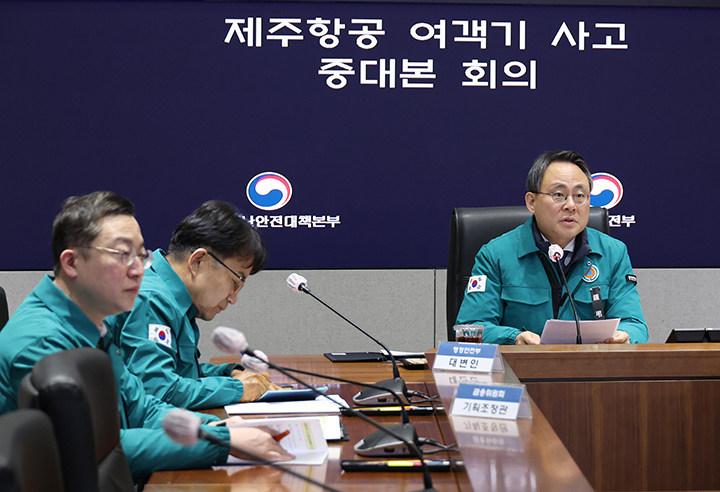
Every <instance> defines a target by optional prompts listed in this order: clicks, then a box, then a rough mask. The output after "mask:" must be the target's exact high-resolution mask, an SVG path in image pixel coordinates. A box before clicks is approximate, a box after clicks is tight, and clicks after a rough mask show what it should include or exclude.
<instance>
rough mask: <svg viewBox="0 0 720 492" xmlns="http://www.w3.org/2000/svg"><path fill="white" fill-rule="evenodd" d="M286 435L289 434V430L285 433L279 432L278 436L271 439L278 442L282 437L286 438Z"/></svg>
mask: <svg viewBox="0 0 720 492" xmlns="http://www.w3.org/2000/svg"><path fill="white" fill-rule="evenodd" d="M288 434H290V431H289V430H285V431H283V432H281V433H280V434H277V435H274V436H273V439H275V440H276V441H278V442H280V439H282V438H283V437H285V436H287V435H288Z"/></svg>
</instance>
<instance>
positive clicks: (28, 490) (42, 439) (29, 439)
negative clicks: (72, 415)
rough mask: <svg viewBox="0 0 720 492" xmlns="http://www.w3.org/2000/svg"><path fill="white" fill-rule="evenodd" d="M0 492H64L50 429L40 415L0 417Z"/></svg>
mask: <svg viewBox="0 0 720 492" xmlns="http://www.w3.org/2000/svg"><path fill="white" fill-rule="evenodd" d="M0 490H2V491H13V492H63V491H64V490H65V489H64V488H63V480H62V473H61V471H60V453H59V452H58V447H57V443H56V442H55V435H54V434H53V425H52V422H50V418H49V417H48V416H47V415H45V414H44V413H43V412H40V411H38V410H31V409H25V410H16V411H14V412H10V413H6V414H5V415H2V416H0Z"/></svg>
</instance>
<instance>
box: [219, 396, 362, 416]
mask: <svg viewBox="0 0 720 492" xmlns="http://www.w3.org/2000/svg"><path fill="white" fill-rule="evenodd" d="M328 397H329V398H330V400H329V399H328ZM341 406H343V407H348V404H347V402H346V401H345V400H344V399H343V398H342V397H340V396H339V395H328V396H327V397H326V396H318V397H317V398H316V399H314V400H306V401H275V402H250V403H236V404H234V405H226V406H225V411H226V412H227V414H228V415H278V414H293V413H303V414H321V413H338V414H339V413H340V407H341Z"/></svg>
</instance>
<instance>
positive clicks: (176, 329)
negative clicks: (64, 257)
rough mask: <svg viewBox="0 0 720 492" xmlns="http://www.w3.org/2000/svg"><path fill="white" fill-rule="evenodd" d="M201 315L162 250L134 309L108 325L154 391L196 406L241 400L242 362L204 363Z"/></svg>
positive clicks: (149, 389) (128, 360) (134, 370)
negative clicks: (237, 376)
mask: <svg viewBox="0 0 720 492" xmlns="http://www.w3.org/2000/svg"><path fill="white" fill-rule="evenodd" d="M196 314H197V309H196V308H195V306H193V304H192V298H191V297H190V293H189V292H188V290H187V288H186V287H185V284H184V283H183V281H182V280H181V279H180V277H179V276H178V274H177V273H175V271H174V270H173V269H172V267H171V266H170V263H168V261H167V260H166V259H165V252H164V251H162V250H159V249H158V250H156V251H155V252H154V253H153V264H152V266H151V267H150V268H149V269H148V270H147V271H146V272H145V276H144V277H143V281H142V285H141V287H140V293H139V294H138V297H137V299H136V300H135V306H134V307H133V310H132V311H131V312H129V313H122V314H119V315H117V316H111V317H109V318H108V319H107V320H105V324H106V325H107V326H108V329H109V330H110V331H111V332H113V335H114V338H115V343H117V344H118V345H119V346H121V347H122V349H123V353H124V357H125V364H127V366H128V369H129V370H130V372H132V373H133V374H135V375H136V376H138V377H139V378H140V379H141V380H142V382H143V385H144V386H145V389H146V390H147V392H148V393H151V394H153V395H155V396H157V397H158V398H160V399H161V400H164V401H166V402H169V403H172V404H173V405H176V406H178V407H183V408H192V409H196V410H200V409H205V408H216V407H222V406H224V405H229V404H232V403H238V402H239V401H240V398H242V395H243V384H242V382H241V381H239V380H237V379H233V378H232V377H230V374H231V372H232V370H233V369H235V368H236V367H237V368H240V366H237V365H235V364H222V365H215V364H209V363H200V362H199V361H198V358H199V356H200V353H199V351H198V342H199V339H200V331H199V329H198V326H197V323H196V322H195V315H196Z"/></svg>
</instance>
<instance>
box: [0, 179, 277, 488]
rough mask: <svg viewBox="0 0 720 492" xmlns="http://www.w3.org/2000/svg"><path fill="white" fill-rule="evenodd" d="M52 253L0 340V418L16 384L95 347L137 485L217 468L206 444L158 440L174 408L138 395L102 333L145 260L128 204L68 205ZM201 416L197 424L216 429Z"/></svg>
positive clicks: (12, 404) (271, 449)
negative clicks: (107, 370)
mask: <svg viewBox="0 0 720 492" xmlns="http://www.w3.org/2000/svg"><path fill="white" fill-rule="evenodd" d="M52 245H53V257H54V261H55V266H54V270H55V276H54V278H53V277H52V276H46V277H45V278H43V280H42V281H41V282H40V283H39V284H38V286H37V287H36V288H35V289H34V290H33V292H32V293H31V294H30V295H29V296H28V297H27V298H26V299H25V300H24V301H23V303H22V304H21V305H20V307H18V309H17V310H16V311H15V313H13V316H12V317H11V318H10V321H8V323H7V325H6V326H5V327H4V328H3V330H2V331H0V413H5V412H9V411H12V410H14V409H16V408H17V389H18V387H19V384H20V381H21V379H22V378H23V377H24V376H25V375H26V374H27V373H28V372H30V371H31V370H32V367H33V365H34V364H35V362H37V361H38V360H39V359H41V358H42V357H44V356H45V355H48V354H51V353H54V352H58V351H60V350H66V349H71V348H78V347H101V348H103V349H104V350H106V351H107V353H108V354H109V355H110V357H111V360H112V362H113V369H114V372H115V377H116V382H117V388H118V401H119V410H120V419H121V424H122V431H121V444H122V447H123V450H124V452H125V455H126V456H127V458H128V462H129V464H130V470H131V471H132V474H133V478H134V479H135V480H136V481H137V480H140V479H142V478H143V477H145V476H147V475H149V474H150V473H152V472H153V471H155V470H163V469H165V470H167V469H180V468H204V467H208V466H211V465H213V464H222V463H225V462H226V460H227V457H228V450H227V448H224V447H221V446H217V445H213V444H210V443H208V442H199V443H198V444H196V445H194V446H188V447H183V446H180V445H178V444H176V443H174V442H172V441H171V440H170V439H169V438H168V437H167V436H166V435H165V433H164V431H163V429H162V419H163V417H164V416H165V414H166V412H167V411H168V410H170V409H173V408H175V407H174V406H172V405H169V404H167V403H164V402H162V401H161V400H159V399H157V398H156V397H154V396H152V395H149V394H147V393H146V392H145V389H144V388H143V386H142V383H141V382H140V381H139V380H138V379H137V378H136V377H135V376H134V375H132V374H131V373H129V372H128V371H127V368H126V367H125V365H124V364H123V363H122V360H121V357H122V354H121V351H120V349H119V348H118V347H116V346H114V345H113V344H112V337H111V336H110V335H109V334H107V329H106V327H105V325H104V324H103V319H104V318H105V317H106V316H108V315H111V314H116V313H119V312H121V311H126V310H129V309H131V308H132V306H133V303H134V301H135V298H136V296H137V293H138V291H139V289H140V283H141V279H142V277H143V274H144V266H145V265H147V264H149V263H150V262H151V260H152V255H151V254H148V252H147V251H146V250H145V247H144V243H143V238H142V235H141V233H140V227H139V226H138V224H137V221H136V220H135V218H134V217H133V206H132V204H131V203H130V202H129V201H127V200H126V199H124V198H122V197H119V196H118V195H115V194H114V193H110V192H97V193H92V194H90V195H86V196H83V197H71V198H69V199H68V200H66V201H65V203H64V206H63V210H62V211H61V212H60V214H59V215H58V216H57V217H56V219H55V223H54V225H53V239H52ZM101 338H102V340H101ZM201 416H202V418H203V420H204V421H205V422H210V421H217V418H215V417H212V416H208V415H201ZM203 427H204V428H205V430H206V431H208V432H211V433H213V434H215V435H216V436H217V437H219V438H220V439H222V440H223V441H225V442H228V443H232V444H233V445H235V446H236V447H240V448H242V447H247V449H252V451H253V452H254V453H255V454H260V455H261V456H265V457H267V458H268V459H271V460H277V459H288V457H290V458H291V455H289V454H288V453H286V452H285V451H284V450H283V449H282V447H280V446H278V445H277V443H276V442H275V440H274V439H273V438H272V436H271V435H270V434H268V433H267V432H263V431H261V432H260V433H257V432H254V431H252V432H250V433H248V432H247V431H248V430H250V429H240V428H232V429H229V428H227V427H215V426H212V425H204V426H203Z"/></svg>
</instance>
